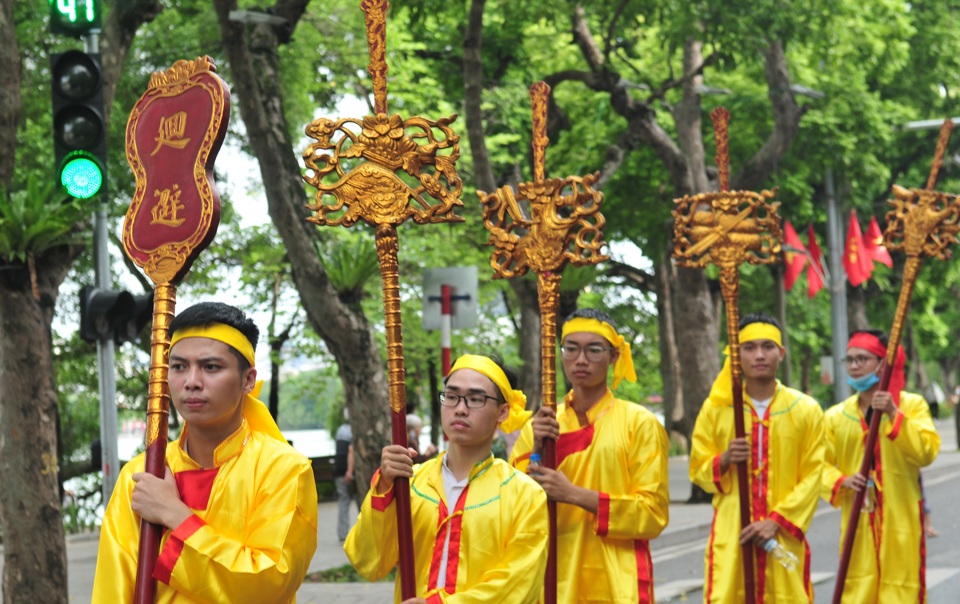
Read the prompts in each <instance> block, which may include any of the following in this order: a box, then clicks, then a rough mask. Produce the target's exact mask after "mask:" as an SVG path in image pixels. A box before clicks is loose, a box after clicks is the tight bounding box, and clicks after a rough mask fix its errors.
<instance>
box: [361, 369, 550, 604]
mask: <svg viewBox="0 0 960 604" xmlns="http://www.w3.org/2000/svg"><path fill="white" fill-rule="evenodd" d="M515 385H516V376H515V375H514V374H513V373H512V372H509V375H508V372H507V371H505V370H504V368H503V367H502V366H501V365H499V364H498V363H496V362H494V361H493V360H491V359H490V358H488V357H485V356H479V355H464V356H462V357H460V358H459V359H457V361H456V363H454V365H453V368H452V369H451V370H450V374H449V375H448V376H447V378H446V381H445V383H444V390H443V392H442V393H441V394H440V405H441V407H440V419H441V421H442V422H443V430H444V433H445V434H446V435H447V438H448V441H447V443H448V448H447V451H446V452H444V453H441V454H440V455H439V456H437V457H434V458H432V459H429V460H427V461H425V462H424V463H422V464H420V465H414V464H413V459H414V457H415V456H416V455H417V451H416V450H415V449H413V448H410V447H403V446H400V445H389V446H387V447H384V449H383V452H382V454H381V462H380V469H379V470H378V471H377V472H376V474H375V475H374V477H373V481H372V484H371V488H370V491H369V492H368V493H367V496H366V498H365V499H364V501H363V506H362V507H361V508H360V517H359V518H358V519H357V524H356V525H354V527H353V529H352V530H351V531H350V534H349V535H348V536H347V541H346V543H345V544H344V550H345V551H346V553H347V557H348V558H349V559H350V562H351V563H352V564H353V566H354V568H356V569H357V572H359V573H360V574H361V575H363V576H364V577H366V578H367V579H370V580H371V581H375V580H378V579H380V578H382V577H384V576H385V575H386V574H387V573H388V572H390V570H391V569H392V568H393V567H394V566H396V564H397V558H398V551H399V548H398V545H397V512H396V507H395V504H394V501H393V500H394V481H395V480H396V479H397V478H399V477H406V478H409V479H410V505H411V516H412V521H413V542H414V556H415V560H414V568H415V575H416V583H417V584H416V593H417V597H416V598H413V599H411V600H407V601H405V604H407V603H410V604H415V603H418V604H423V603H429V604H437V603H440V602H447V603H449V604H473V603H476V604H481V603H484V604H485V603H492V602H496V603H498V604H501V603H502V604H530V603H532V602H536V601H537V599H538V597H539V594H540V588H541V587H542V586H543V573H544V571H545V569H546V564H547V541H548V538H549V528H548V522H547V498H546V495H545V494H544V492H543V489H541V488H540V487H539V486H538V485H537V483H535V482H534V481H533V480H531V479H530V478H529V477H527V476H525V475H524V474H522V473H521V472H519V471H517V470H515V469H514V468H512V467H510V466H509V465H508V464H506V463H505V462H504V461H502V460H500V459H496V458H494V457H493V455H492V454H491V452H490V447H491V445H492V443H493V437H494V434H495V433H496V431H497V425H498V424H500V425H501V427H502V428H503V429H504V430H506V431H513V430H516V429H518V428H519V427H520V426H522V425H523V423H524V422H525V421H526V420H527V418H528V417H529V415H530V414H529V412H527V411H525V410H524V406H525V404H526V396H524V394H523V393H522V392H520V391H519V390H515V389H514V387H515ZM396 601H397V602H399V601H400V579H399V577H398V578H397V587H396Z"/></svg>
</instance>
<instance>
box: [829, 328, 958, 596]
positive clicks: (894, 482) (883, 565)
mask: <svg viewBox="0 0 960 604" xmlns="http://www.w3.org/2000/svg"><path fill="white" fill-rule="evenodd" d="M886 356H887V336H886V335H885V334H884V333H883V332H881V331H876V330H866V331H857V332H854V333H853V335H852V336H851V337H850V341H849V343H848V344H847V356H846V359H845V360H846V365H847V373H848V374H849V378H848V380H847V381H848V382H849V383H850V385H851V386H852V387H853V389H854V390H856V393H855V394H854V395H853V396H851V397H850V398H848V399H847V400H845V401H843V402H841V403H837V404H836V405H834V406H833V407H831V408H830V409H828V410H827V412H826V415H825V424H826V434H827V453H826V463H825V468H824V471H823V490H822V495H823V498H824V499H826V500H827V501H829V502H830V503H831V504H832V505H833V506H840V507H842V509H843V512H842V513H843V518H842V521H841V529H840V530H841V536H840V544H841V548H842V547H843V542H844V540H845V539H846V532H847V523H848V522H849V520H850V508H851V506H852V505H853V498H854V496H855V493H856V492H857V491H860V490H863V489H864V488H865V487H868V485H869V487H868V488H869V490H868V492H867V493H866V495H865V498H864V502H865V506H864V507H865V508H866V509H865V510H864V511H862V512H861V514H860V520H859V523H858V525H857V533H856V537H855V538H854V541H853V551H852V552H851V557H850V566H849V568H848V571H847V580H846V583H845V584H844V588H843V600H842V601H843V602H847V603H856V604H878V603H880V604H882V603H885V602H920V603H921V604H922V603H923V602H926V601H927V590H926V585H925V577H926V567H925V566H926V565H925V562H926V561H925V559H924V552H925V551H926V545H925V536H924V530H923V499H922V494H921V491H920V485H919V477H920V468H922V467H924V466H927V465H929V464H931V463H932V462H933V460H934V459H936V457H937V453H939V452H940V436H939V435H938V434H937V431H936V428H934V426H933V420H931V418H930V410H929V407H928V406H927V403H926V401H925V400H924V399H923V397H922V396H920V395H919V394H913V393H910V392H905V391H904V390H903V386H904V371H903V368H904V362H905V355H904V353H903V349H902V348H900V350H898V351H897V354H896V360H895V361H894V367H893V370H892V375H891V380H890V387H889V391H881V390H880V375H881V374H882V373H883V370H884V367H885V365H886V360H885V358H886ZM873 413H882V414H883V415H882V416H881V419H880V432H879V434H878V435H877V444H876V448H875V450H874V462H873V469H872V470H871V472H870V475H869V483H868V477H866V476H864V475H863V474H861V473H860V470H861V465H862V463H863V445H864V441H865V440H866V437H867V430H868V429H869V426H870V417H871V416H872V414H873Z"/></svg>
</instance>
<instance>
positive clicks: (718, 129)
mask: <svg viewBox="0 0 960 604" xmlns="http://www.w3.org/2000/svg"><path fill="white" fill-rule="evenodd" d="M710 119H712V120H713V140H714V142H715V144H716V146H717V155H716V158H715V159H716V161H717V170H718V171H719V172H720V190H721V191H729V190H730V128H729V127H730V111H729V110H728V109H727V108H726V107H717V108H716V109H714V110H713V111H711V112H710Z"/></svg>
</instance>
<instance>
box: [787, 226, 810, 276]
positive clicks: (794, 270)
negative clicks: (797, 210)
mask: <svg viewBox="0 0 960 604" xmlns="http://www.w3.org/2000/svg"><path fill="white" fill-rule="evenodd" d="M783 242H784V244H785V245H784V248H783V263H784V264H785V265H787V269H786V270H785V271H784V272H783V286H784V287H785V288H786V289H787V291H790V290H791V289H793V283H794V282H795V281H796V280H797V277H799V276H800V273H801V272H803V265H804V264H806V263H807V254H806V252H807V248H805V247H804V246H803V242H802V241H800V237H799V236H797V232H796V231H795V230H794V229H793V225H792V224H790V221H789V220H786V221H784V225H783ZM788 248H789V249H788Z"/></svg>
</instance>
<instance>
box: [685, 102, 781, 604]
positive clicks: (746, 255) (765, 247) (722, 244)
mask: <svg viewBox="0 0 960 604" xmlns="http://www.w3.org/2000/svg"><path fill="white" fill-rule="evenodd" d="M710 116H711V117H712V118H713V119H714V132H715V135H716V137H717V140H716V145H717V156H716V160H717V166H718V168H719V169H720V192H718V193H699V194H696V195H687V196H685V197H681V198H680V199H676V200H674V204H675V205H676V208H675V209H674V211H673V218H674V252H673V257H674V258H675V259H676V261H677V263H678V264H680V265H681V266H684V267H687V268H703V267H705V266H707V265H708V264H713V265H715V266H717V267H718V268H719V269H720V287H721V291H722V293H723V301H724V306H725V308H726V316H727V337H728V344H729V348H730V367H731V372H732V376H731V381H732V384H733V393H732V394H733V401H734V405H733V407H734V429H735V434H736V437H737V438H741V437H743V436H745V435H746V427H745V425H744V417H743V387H742V382H741V371H740V339H739V325H738V324H739V322H740V318H739V310H738V300H739V297H740V265H741V264H743V263H745V262H746V263H749V264H772V263H774V262H776V261H777V258H778V256H779V254H780V245H781V244H780V242H781V233H780V216H779V215H778V214H777V209H778V208H779V206H780V203H779V202H776V201H773V198H774V196H775V194H776V191H761V192H760V193H755V192H753V191H730V190H729V161H728V159H727V158H728V153H727V147H728V138H727V137H728V135H727V132H728V129H727V125H728V123H729V120H730V112H729V111H727V110H726V109H725V108H723V107H720V108H717V109H715V110H713V112H712V113H711V114H710ZM747 474H748V473H747V466H746V464H745V463H741V464H737V482H738V488H739V494H740V524H741V526H742V527H746V526H747V525H748V524H750V523H751V522H752V514H751V511H750V491H749V482H748V477H747ZM741 552H742V554H743V558H742V559H743V561H744V564H743V574H744V587H745V591H744V593H745V594H746V601H747V602H748V603H749V604H752V603H753V602H755V601H756V582H755V580H754V565H753V546H752V545H751V544H749V543H748V544H746V545H742V546H741Z"/></svg>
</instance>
